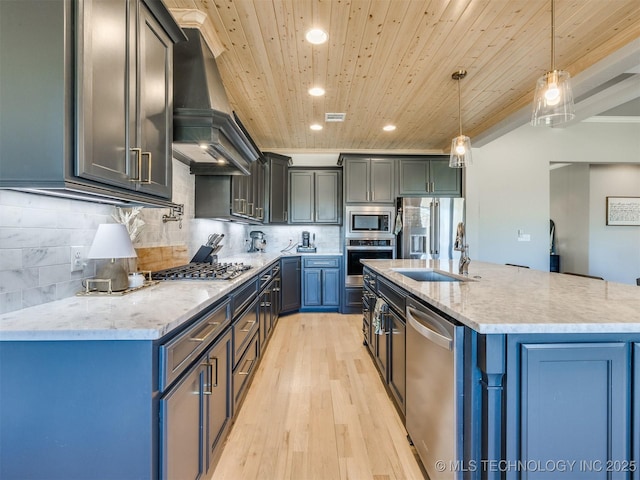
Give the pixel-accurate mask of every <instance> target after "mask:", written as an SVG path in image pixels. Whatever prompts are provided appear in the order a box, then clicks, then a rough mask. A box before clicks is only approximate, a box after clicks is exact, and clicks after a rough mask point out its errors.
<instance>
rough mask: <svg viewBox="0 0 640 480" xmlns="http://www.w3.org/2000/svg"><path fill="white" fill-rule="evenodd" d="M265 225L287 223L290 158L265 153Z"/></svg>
mask: <svg viewBox="0 0 640 480" xmlns="http://www.w3.org/2000/svg"><path fill="white" fill-rule="evenodd" d="M264 157H265V159H266V160H267V163H266V182H265V193H266V196H265V219H264V222H265V223H270V224H272V225H275V224H284V223H287V222H288V221H289V165H291V158H290V157H286V156H284V155H278V154H277V153H271V152H265V153H264Z"/></svg>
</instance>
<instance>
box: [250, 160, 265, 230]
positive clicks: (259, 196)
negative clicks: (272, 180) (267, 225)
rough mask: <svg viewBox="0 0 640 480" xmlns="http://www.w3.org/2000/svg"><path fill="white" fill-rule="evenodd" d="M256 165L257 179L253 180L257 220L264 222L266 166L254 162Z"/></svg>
mask: <svg viewBox="0 0 640 480" xmlns="http://www.w3.org/2000/svg"><path fill="white" fill-rule="evenodd" d="M254 163H255V164H256V177H255V178H254V179H253V188H254V192H255V193H254V197H253V199H254V202H255V215H254V217H255V219H256V220H259V221H261V222H262V221H264V220H265V217H264V196H265V185H264V181H265V169H266V167H265V164H264V163H262V162H261V161H259V160H258V161H256V162H254Z"/></svg>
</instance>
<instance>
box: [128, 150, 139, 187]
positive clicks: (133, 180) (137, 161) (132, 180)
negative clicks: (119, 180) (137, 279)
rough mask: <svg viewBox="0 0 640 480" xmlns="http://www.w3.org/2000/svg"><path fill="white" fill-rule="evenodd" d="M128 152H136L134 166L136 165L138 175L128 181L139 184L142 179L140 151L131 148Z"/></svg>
mask: <svg viewBox="0 0 640 480" xmlns="http://www.w3.org/2000/svg"><path fill="white" fill-rule="evenodd" d="M129 150H131V151H132V152H136V164H137V165H138V173H137V177H134V178H130V179H129V181H130V182H141V181H142V178H141V176H140V175H141V172H142V149H141V148H138V147H132V148H130V149H129Z"/></svg>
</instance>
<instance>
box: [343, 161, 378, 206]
mask: <svg viewBox="0 0 640 480" xmlns="http://www.w3.org/2000/svg"><path fill="white" fill-rule="evenodd" d="M370 165H371V164H370V162H369V159H368V158H363V159H360V158H358V159H347V160H345V172H344V176H345V187H344V188H345V193H344V195H345V202H346V203H364V202H368V201H369V177H370V173H369V170H370Z"/></svg>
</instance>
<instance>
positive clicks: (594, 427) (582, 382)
mask: <svg viewBox="0 0 640 480" xmlns="http://www.w3.org/2000/svg"><path fill="white" fill-rule="evenodd" d="M521 354H522V367H521V375H522V377H521V380H520V402H519V403H520V410H521V413H520V422H519V425H518V426H517V428H518V430H519V432H520V433H519V435H518V441H519V444H520V448H519V451H520V453H519V455H518V457H517V459H518V460H519V461H521V462H522V463H523V464H525V465H534V464H535V465H538V464H540V465H545V464H547V463H548V462H553V464H554V465H556V464H558V462H573V461H575V462H576V463H575V468H574V469H573V470H574V471H573V472H567V473H565V474H563V478H576V479H578V478H579V479H583V478H605V477H606V466H607V463H610V464H611V465H613V464H614V463H615V462H623V461H624V460H625V459H628V458H629V451H628V445H629V443H628V441H626V440H625V439H627V438H628V436H629V426H630V423H629V418H630V417H629V395H628V391H629V379H628V376H627V368H628V365H629V350H628V348H627V345H625V344H624V343H621V342H620V343H618V342H616V343H559V344H528V343H525V344H522V345H521ZM568 464H569V463H568ZM549 465H551V463H549ZM599 466H602V467H603V470H604V473H603V472H597V471H596V470H598V469H599ZM589 469H591V470H594V471H593V472H592V473H591V474H589V472H588V470H589ZM547 470H550V469H547ZM556 475H557V472H542V471H540V472H536V474H535V475H530V476H531V477H533V478H555V477H556ZM613 478H626V475H625V474H623V472H619V473H618V474H614V475H613Z"/></svg>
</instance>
